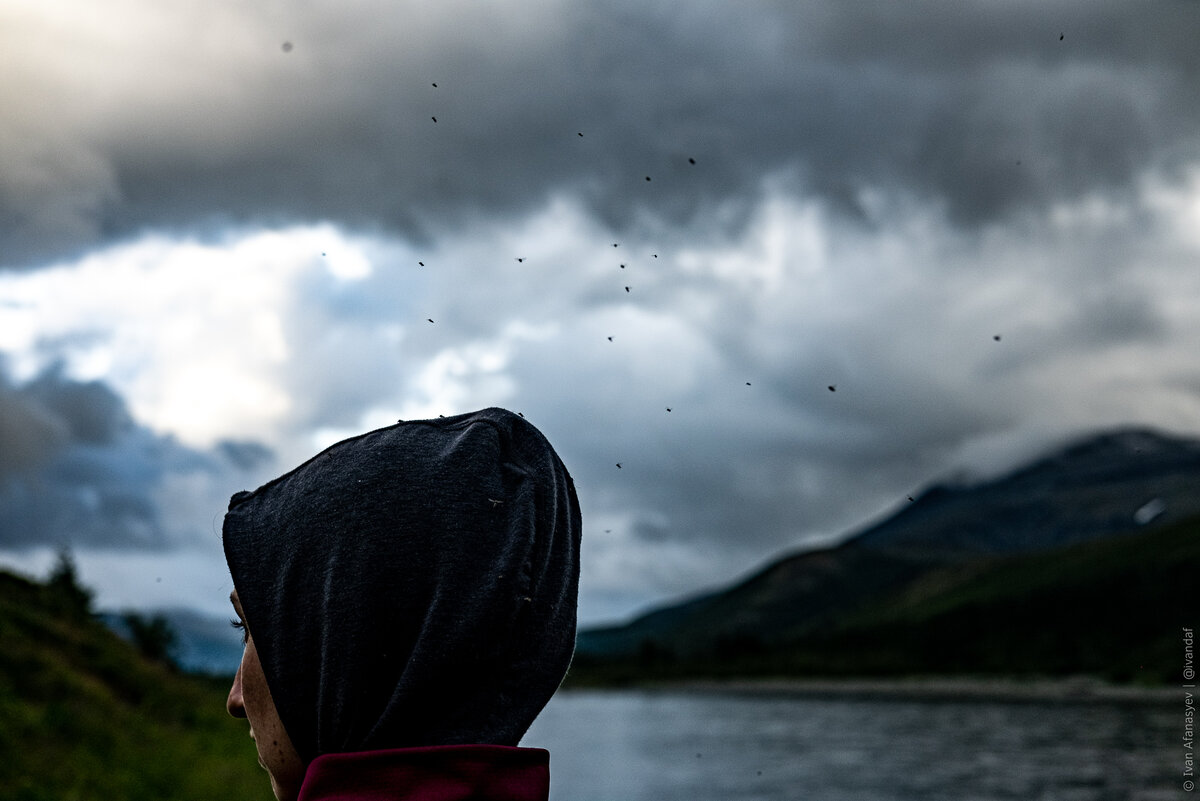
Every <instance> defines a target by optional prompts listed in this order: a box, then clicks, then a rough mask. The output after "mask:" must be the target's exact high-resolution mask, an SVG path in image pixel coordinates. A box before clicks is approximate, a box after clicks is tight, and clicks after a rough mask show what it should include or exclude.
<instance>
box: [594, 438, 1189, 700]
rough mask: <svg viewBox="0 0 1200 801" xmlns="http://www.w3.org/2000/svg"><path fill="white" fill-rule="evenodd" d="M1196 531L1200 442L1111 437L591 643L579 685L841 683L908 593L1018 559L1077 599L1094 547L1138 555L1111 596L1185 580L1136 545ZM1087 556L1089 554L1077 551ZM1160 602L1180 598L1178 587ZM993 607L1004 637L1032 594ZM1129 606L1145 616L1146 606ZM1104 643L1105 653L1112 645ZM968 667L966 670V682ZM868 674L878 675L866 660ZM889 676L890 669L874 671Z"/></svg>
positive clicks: (943, 497)
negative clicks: (615, 678) (623, 680)
mask: <svg viewBox="0 0 1200 801" xmlns="http://www.w3.org/2000/svg"><path fill="white" fill-rule="evenodd" d="M1197 521H1200V442H1197V441H1194V440H1187V439H1181V438H1176V437H1170V436H1167V435H1164V434H1161V433H1158V432H1154V431H1151V430H1148V429H1123V430H1119V431H1114V432H1107V433H1103V434H1099V435H1096V436H1093V437H1090V438H1087V439H1084V440H1081V441H1078V442H1075V443H1072V444H1070V445H1069V446H1068V447H1066V448H1063V449H1062V450H1060V451H1057V452H1055V453H1052V454H1050V455H1048V456H1046V457H1044V458H1041V459H1038V460H1036V461H1034V462H1033V463H1031V464H1029V465H1027V466H1024V467H1021V468H1019V469H1017V470H1015V471H1013V472H1011V473H1009V474H1007V475H1005V476H1003V477H1000V478H998V479H994V480H991V481H985V482H978V483H975V484H966V483H958V484H939V485H936V486H933V487H931V488H930V489H928V490H926V491H925V492H923V493H921V494H920V495H919V496H917V497H916V498H915V499H914V500H913V502H911V503H909V504H906V506H905V507H904V508H902V509H901V510H900V511H899V512H897V513H895V514H893V515H891V516H890V517H888V518H887V519H885V520H883V521H881V522H879V523H876V524H874V525H872V526H869V527H868V528H866V529H865V530H863V531H860V532H858V533H856V534H854V535H852V536H850V537H848V538H847V539H846V540H844V541H843V542H842V543H841V544H840V545H838V546H836V547H832V548H825V549H819V550H811V551H804V552H800V553H795V554H790V555H786V556H784V557H782V558H780V559H778V560H776V561H774V562H772V563H770V564H768V565H767V566H766V567H764V568H763V569H761V570H759V571H758V572H756V573H755V574H753V575H751V576H750V577H748V578H746V579H745V580H743V581H741V582H738V583H737V584H735V585H733V586H731V587H728V588H725V589H721V590H718V591H715V592H710V593H707V594H704V595H700V596H697V597H694V598H691V599H688V600H686V601H683V602H680V603H676V604H672V605H668V606H665V607H662V608H659V609H656V610H654V611H651V612H650V613H648V614H645V615H643V616H641V617H639V618H637V619H635V620H634V621H632V622H630V623H628V624H626V625H622V626H610V627H603V628H593V629H588V630H584V631H582V632H581V633H580V636H579V639H578V646H577V656H576V666H577V667H576V669H575V673H576V675H577V677H581V676H586V675H588V674H589V672H590V674H591V675H599V674H600V673H603V672H604V671H605V670H608V669H609V668H612V667H613V666H620V670H619V671H618V672H621V671H624V673H623V675H629V676H632V675H634V674H637V673H638V672H639V671H641V672H642V673H646V672H647V671H650V672H654V671H659V672H661V671H663V670H666V671H667V672H689V671H690V672H693V673H706V672H712V671H714V670H720V671H728V670H730V669H732V666H734V665H742V667H743V669H745V670H747V671H750V672H755V671H758V672H761V671H762V670H765V669H767V668H768V667H771V666H773V669H776V670H782V671H784V672H789V671H790V672H795V671H808V672H811V671H817V672H820V670H821V669H822V665H823V666H824V668H825V669H827V670H830V671H834V672H838V671H843V670H846V669H849V666H848V665H847V664H844V662H845V661H846V660H847V659H851V658H852V657H853V653H852V651H846V650H845V649H846V648H848V645H846V643H848V642H850V640H847V639H846V637H847V636H849V635H848V634H847V632H849V631H850V630H851V629H855V628H856V627H857V629H856V630H859V631H867V630H871V629H872V626H873V625H874V623H873V622H872V621H880V620H883V619H885V618H886V614H885V613H886V612H887V610H888V609H890V608H893V606H894V605H895V604H897V603H900V602H901V600H902V599H904V598H906V597H908V596H906V595H905V593H906V592H907V593H910V594H912V593H916V594H917V595H918V596H921V597H926V598H927V599H928V600H930V602H932V603H935V604H936V603H942V604H943V605H946V604H949V606H953V602H952V599H950V598H948V597H941V596H940V595H939V593H941V592H949V590H948V589H947V588H948V587H951V586H957V585H956V584H955V582H954V580H953V577H955V576H961V575H964V574H970V575H973V576H974V577H975V578H974V580H976V581H985V579H987V577H988V576H990V575H992V574H991V571H993V570H1000V569H1002V566H1006V567H1003V569H1005V570H1012V569H1016V568H1013V567H1012V565H1011V564H1010V563H1009V561H1007V560H1017V562H1018V563H1020V564H1024V563H1025V562H1028V563H1029V565H1033V567H1028V569H1030V570H1033V571H1034V572H1035V573H1037V574H1038V575H1039V576H1042V577H1043V578H1044V577H1045V576H1051V577H1056V579H1055V580H1058V581H1061V582H1062V583H1063V584H1064V586H1066V585H1067V584H1069V583H1070V581H1072V580H1073V577H1074V576H1077V575H1079V574H1080V571H1081V570H1083V567H1082V566H1081V565H1082V564H1084V563H1087V562H1088V559H1090V557H1088V556H1087V555H1086V554H1087V548H1088V547H1090V546H1092V545H1099V544H1100V543H1103V542H1106V541H1108V540H1110V539H1112V540H1117V539H1119V540H1121V542H1122V543H1123V545H1122V547H1124V548H1126V551H1127V552H1123V554H1124V555H1123V556H1122V558H1121V559H1118V560H1116V561H1114V562H1113V563H1112V564H1113V571H1115V572H1113V571H1109V573H1106V574H1105V575H1104V576H1102V577H1099V578H1096V581H1098V582H1100V584H1102V585H1103V586H1105V587H1108V588H1109V589H1110V590H1112V588H1113V587H1117V586H1120V582H1121V580H1122V579H1121V571H1126V572H1128V573H1129V575H1128V576H1126V578H1129V580H1130V581H1135V580H1139V581H1140V579H1137V578H1136V576H1135V575H1134V574H1135V573H1136V574H1137V576H1144V575H1156V574H1155V571H1156V570H1158V569H1159V568H1160V567H1161V568H1162V570H1163V571H1167V572H1169V571H1170V570H1173V569H1174V567H1172V565H1175V562H1171V563H1170V564H1169V565H1168V564H1165V563H1164V564H1161V565H1160V564H1158V563H1155V562H1154V559H1155V558H1157V555H1160V550H1161V549H1160V550H1156V549H1154V548H1139V547H1138V546H1130V545H1128V544H1127V542H1129V541H1130V540H1129V537H1136V536H1141V535H1143V534H1146V535H1148V534H1150V533H1151V532H1159V531H1164V530H1168V529H1169V530H1172V531H1175V534H1174V536H1176V537H1182V538H1183V540H1184V542H1188V541H1189V540H1188V537H1190V536H1191V534H1189V533H1188V532H1190V531H1192V529H1193V528H1195V527H1197ZM1189 526H1190V527H1192V528H1189ZM1181 531H1182V532H1183V533H1179V532H1181ZM1121 535H1126V536H1124V537H1122V536H1121ZM1079 548H1082V549H1083V551H1078V550H1073V549H1079ZM1168 550H1169V549H1168ZM1179 552H1180V551H1179V550H1178V549H1176V550H1174V551H1170V553H1175V554H1178V553H1179ZM1081 554H1084V555H1083V556H1081ZM1081 559H1083V560H1084V561H1083V562H1082V563H1081V562H1080V561H1079V560H1081ZM1147 560H1150V561H1149V562H1147ZM1168 561H1169V560H1168ZM1038 565H1041V566H1040V567H1039V566H1038ZM964 571H965V572H964ZM1137 571H1141V572H1140V573H1138V572H1137ZM1018 572H1019V571H1018ZM1085 572H1086V571H1085ZM1160 572H1161V571H1160ZM1052 584H1053V582H1051V585H1052ZM1044 585H1045V582H1044V581H1043V582H1042V584H1039V586H1044ZM1008 586H1014V587H1016V586H1019V585H1018V584H1010V585H1008ZM938 587H940V588H941V589H940V590H938V591H936V592H935V591H934V590H933V589H931V588H938ZM1093 589H1094V588H1093ZM1158 590H1161V591H1162V592H1173V591H1174V589H1173V585H1163V586H1160V587H1158V589H1157V590H1155V591H1156V592H1157V591H1158ZM1160 594H1161V593H1160ZM939 599H940V600H939ZM1160 600H1161V599H1160ZM990 603H991V606H990V607H989V609H990V611H989V615H990V616H991V618H990V619H991V620H992V622H993V623H995V624H999V622H1000V621H1002V620H1003V618H1004V615H1005V612H1004V610H1005V609H1006V608H1007V609H1009V610H1010V611H1013V610H1016V608H1017V607H1019V606H1020V605H1021V604H1022V597H1021V594H1020V592H1014V593H1012V594H1010V595H1003V594H997V595H995V596H994V597H993V599H992V601H991V602H990ZM1131 603H1133V604H1134V606H1137V603H1136V600H1134V601H1131ZM1164 603H1165V601H1164ZM1013 614H1016V612H1015V611H1013ZM931 619H932V618H928V619H927V622H928V620H931ZM914 620H916V618H914ZM910 624H911V625H910ZM919 629H920V627H919V626H916V624H915V623H913V622H912V621H911V620H910V621H909V623H908V624H906V627H905V628H904V630H905V631H906V632H908V635H907V636H910V637H911V638H915V640H919V639H920V637H921V636H924V635H922V633H921V631H920V630H919ZM876 633H877V634H878V633H880V632H876ZM931 636H932V635H931ZM1097 636H1098V642H1100V643H1103V642H1105V641H1106V640H1105V637H1104V635H1103V634H1098V635H1097ZM839 637H841V638H842V639H841V640H839V639H838V638H839ZM915 640H914V641H915ZM936 641H939V639H938V638H937V637H934V638H933V640H931V642H936ZM837 642H841V643H842V650H841V651H839V652H838V654H834V653H833V652H832V651H830V649H831V648H833V651H838V648H835V647H834V646H835V645H836V643H837ZM818 644H820V647H818ZM892 645H893V646H894V648H893V655H892V657H891V661H890V662H889V663H888V664H891V665H892V666H893V667H896V666H899V665H900V664H903V663H905V660H906V658H907V657H906V655H905V654H904V653H903V651H904V648H903V647H901V646H900V645H898V644H897V643H895V642H892ZM822 649H823V650H822ZM818 652H819V653H824V654H825V657H823V658H824V661H822V660H821V658H816V657H813V658H807V657H803V656H801V655H802V654H804V653H808V654H809V656H810V657H811V656H812V655H813V654H814V653H818ZM781 655H788V656H787V657H786V658H784V657H783V656H781ZM835 657H836V658H835ZM843 657H845V659H843ZM781 660H782V661H781ZM839 660H842V661H839ZM910 661H911V660H910ZM927 661H928V664H926V665H925V667H922V668H920V669H935V668H936V666H937V664H938V663H937V660H935V659H930V660H927ZM969 662H970V660H966V661H965V662H963V664H962V665H961V666H960V667H961V668H962V669H968V668H969V664H968V663H969ZM980 664H982V662H981V663H980ZM989 664H991V663H989ZM912 667H913V669H918V666H916V665H913V666H912ZM993 667H996V666H995V665H993ZM858 669H860V670H868V671H870V670H871V668H869V667H868V666H867V664H866V661H864V660H859V668H858ZM886 669H887V665H885V664H883V663H880V664H878V665H876V666H875V668H874V670H876V671H881V670H883V671H885V670H886ZM610 673H611V671H610Z"/></svg>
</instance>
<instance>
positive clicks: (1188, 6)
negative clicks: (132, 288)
mask: <svg viewBox="0 0 1200 801" xmlns="http://www.w3.org/2000/svg"><path fill="white" fill-rule="evenodd" d="M380 12H381V9H378V8H374V7H373V6H371V5H370V4H363V5H361V6H360V7H355V8H354V9H341V10H339V11H338V12H337V13H336V14H332V13H327V12H320V11H317V10H315V9H314V10H310V11H309V12H304V11H297V12H296V13H295V15H294V18H292V19H290V20H289V23H288V24H289V28H290V29H293V30H296V31H297V32H298V35H297V36H296V43H297V44H296V50H295V52H293V53H290V54H288V56H287V57H286V58H283V57H282V56H281V55H280V54H279V52H278V44H277V42H278V39H277V38H274V41H273V43H272V45H271V47H270V48H269V50H270V57H268V56H267V50H266V49H264V51H263V53H262V54H259V55H255V56H254V57H251V56H249V55H247V54H246V53H243V52H238V51H233V52H232V53H231V54H230V55H229V59H230V60H231V63H232V64H234V67H230V69H237V70H240V71H241V73H242V74H241V75H240V76H239V78H240V83H238V82H230V81H229V76H227V75H224V74H222V73H220V72H216V71H214V72H213V73H212V74H211V76H210V77H209V78H206V77H205V74H204V73H203V72H202V71H201V67H200V66H199V64H202V63H203V62H202V61H200V62H198V65H197V66H196V70H197V71H196V72H185V73H183V74H177V73H173V72H168V73H167V74H166V75H164V76H163V77H161V78H159V77H157V76H155V75H153V74H146V75H143V76H139V80H140V81H141V84H138V85H137V87H135V88H132V89H130V88H124V89H122V90H118V91H117V92H116V94H117V96H118V98H121V97H124V98H125V99H126V102H127V103H128V108H127V110H126V113H125V114H124V115H123V116H121V114H122V112H121V109H120V108H117V109H113V110H110V109H106V110H105V112H106V113H110V112H111V113H112V114H116V115H118V116H119V117H121V119H122V120H123V123H114V122H113V120H112V119H111V118H107V117H106V118H105V119H104V124H103V125H101V126H99V128H100V129H101V130H102V131H104V132H105V133H104V135H97V134H96V133H94V132H92V131H89V130H88V129H87V124H86V123H81V122H80V121H79V119H78V118H77V116H68V115H63V116H62V117H55V116H54V115H53V114H52V112H51V111H42V112H38V113H34V112H30V113H31V114H33V115H34V119H35V124H36V125H40V126H42V127H43V128H44V129H45V130H53V131H55V134H54V136H53V138H52V139H50V140H48V143H47V146H48V147H50V148H51V152H53V153H56V156H55V158H54V159H51V160H49V161H48V163H47V164H46V169H45V172H46V176H44V185H43V184H38V187H35V189H36V191H32V190H31V191H24V192H23V193H22V194H18V193H17V192H18V190H28V189H29V187H25V186H23V185H21V184H19V183H17V182H14V183H12V188H11V190H6V189H5V188H4V186H5V185H4V184H2V183H0V209H4V210H5V211H6V213H7V216H8V217H10V218H11V219H12V221H13V222H12V224H8V225H6V226H5V229H4V230H5V233H4V234H3V237H2V239H0V245H2V246H3V249H4V252H5V254H6V256H5V259H4V261H5V263H8V264H14V263H22V262H26V263H27V262H29V261H31V260H38V259H45V258H48V257H50V256H52V255H56V254H58V253H60V252H61V251H62V248H63V247H65V246H69V245H70V243H76V244H78V245H81V246H84V245H87V244H89V243H92V242H95V241H98V240H101V239H105V238H111V237H119V236H122V235H126V234H130V233H133V232H136V231H138V230H141V229H143V228H145V227H161V228H167V229H175V230H190V231H194V232H199V233H203V232H204V231H205V230H213V231H215V230H219V229H220V228H221V227H223V226H224V225H226V224H228V223H237V224H256V223H267V224H275V223H280V222H286V221H296V220H300V221H311V220H326V219H329V220H335V221H338V222H341V223H343V224H346V225H349V226H351V227H357V228H361V229H365V230H385V231H393V232H400V233H403V234H405V235H407V236H410V237H416V238H418V239H420V238H421V237H424V236H431V235H432V234H433V232H435V231H437V230H443V229H446V228H451V227H453V226H454V225H456V224H459V223H461V222H463V221H464V220H468V219H470V218H471V217H473V216H475V215H487V216H494V217H497V218H498V219H506V218H507V219H516V218H518V217H519V216H521V215H522V214H523V213H525V212H527V211H529V210H530V209H532V208H535V207H537V206H539V205H541V204H543V203H544V202H545V201H546V199H547V198H548V197H550V196H552V195H554V194H556V193H567V194H571V195H577V196H579V197H582V198H584V199H585V200H586V201H587V203H588V204H589V206H590V208H591V209H592V211H593V212H594V213H595V214H596V215H597V216H598V218H599V219H601V220H602V221H604V222H605V224H607V225H609V226H611V227H613V228H615V229H618V230H620V231H624V232H630V231H632V230H633V229H635V228H636V226H637V225H639V224H641V222H642V221H643V220H644V218H645V216H646V215H647V214H649V215H653V216H654V217H656V218H660V219H664V220H668V221H670V222H672V223H674V224H677V225H687V224H689V223H693V222H697V221H699V220H704V221H705V222H706V223H707V224H708V226H707V227H708V228H709V230H711V231H714V232H716V233H719V232H720V231H721V229H722V227H723V226H724V227H728V226H736V225H737V224H738V221H739V219H740V220H743V221H744V219H745V215H746V214H748V213H749V208H750V207H752V205H753V202H754V200H755V198H756V196H757V194H758V192H759V191H760V188H761V183H762V181H763V180H764V179H765V178H767V177H769V176H777V177H780V176H785V177H788V178H787V180H790V181H791V182H792V184H793V186H794V187H795V189H796V191H798V192H799V191H803V192H815V193H817V194H818V195H820V196H821V197H824V198H825V199H827V200H828V201H829V202H830V203H832V204H834V205H835V206H837V207H839V208H842V209H843V210H845V211H846V212H848V213H852V214H863V213H864V209H863V208H862V206H861V195H862V193H863V191H865V190H868V189H881V190H884V191H889V192H900V193H912V194H915V195H917V196H920V197H924V198H927V199H931V200H935V201H940V202H943V203H944V204H945V208H946V210H947V213H948V214H949V215H950V216H951V218H952V219H954V220H957V221H958V222H960V223H963V224H971V225H973V224H976V223H983V222H987V221H989V220H995V219H997V218H999V217H1002V216H1004V215H1006V214H1010V213H1012V212H1013V211H1015V210H1026V209H1037V208H1039V207H1044V206H1045V205H1046V204H1048V203H1051V202H1053V201H1054V200H1056V199H1061V198H1076V197H1080V196H1082V195H1085V194H1087V193H1089V192H1110V191H1118V190H1120V189H1121V188H1122V187H1124V186H1127V185H1129V183H1130V182H1131V181H1132V180H1133V179H1135V178H1136V177H1137V176H1138V175H1139V173H1140V172H1142V171H1144V170H1147V169H1168V170H1169V169H1171V168H1172V167H1173V166H1178V164H1180V163H1183V162H1186V161H1187V160H1189V159H1194V158H1195V157H1196V156H1197V155H1198V154H1200V135H1198V134H1197V133H1196V132H1197V131H1198V130H1200V106H1198V104H1196V103H1195V102H1194V93H1193V90H1194V86H1195V85H1196V81H1197V80H1198V79H1200V72H1198V66H1197V65H1198V64H1200V56H1198V55H1197V48H1195V46H1194V41H1193V40H1192V37H1191V36H1190V35H1188V34H1187V32H1189V31H1194V30H1196V29H1197V28H1200V6H1197V4H1196V3H1185V2H1162V3H1157V4H1155V5H1154V7H1153V10H1149V9H1146V8H1140V7H1139V8H1134V7H1129V8H1124V7H1121V6H1114V5H1106V6H1104V7H1095V6H1094V4H1086V3H1081V2H1059V3H1052V4H1044V3H1012V4H1009V3H1006V4H1003V5H997V4H988V3H982V2H969V3H961V4H955V5H954V6H953V7H947V6H945V5H944V4H940V3H939V4H927V3H914V4H909V3H905V4H902V5H895V4H888V3H882V2H877V3H863V4H854V5H852V6H847V5H845V4H841V3H826V4H816V5H814V4H792V3H775V2H758V3H751V4H736V5H730V4H727V3H718V2H711V3H693V4H688V5H687V6H686V7H679V6H678V4H668V3H660V2H649V3H647V2H638V3H633V2H622V3H608V2H605V3H598V2H593V3H577V4H569V5H562V6H559V5H557V4H539V5H538V8H537V10H536V11H534V10H532V9H530V10H518V9H516V8H512V9H509V10H508V11H507V12H504V13H501V12H500V11H496V12H495V14H494V15H493V17H492V18H490V22H489V18H486V17H487V15H486V14H480V13H479V12H478V10H477V9H474V8H473V7H472V9H471V10H470V11H468V10H467V9H466V8H463V7H459V6H451V7H447V8H446V9H445V10H444V11H438V12H426V11H422V10H420V9H418V8H417V7H415V6H413V7H410V8H408V9H407V10H406V11H404V12H400V11H397V10H395V9H393V8H392V7H390V6H389V7H388V9H387V12H386V14H382V13H380ZM245 13H246V15H247V16H246V18H245V19H244V20H242V22H243V23H244V25H245V26H247V27H249V28H251V29H253V28H254V27H256V26H258V27H261V26H264V25H266V22H265V21H264V20H263V19H262V18H258V17H255V15H254V13H252V12H250V11H246V12H245ZM468 15H470V16H468ZM505 17H508V19H506V18H505ZM225 22H227V23H228V20H225ZM1060 31H1066V32H1067V33H1068V34H1069V35H1068V36H1066V37H1065V38H1064V39H1063V40H1062V41H1060V40H1059V32H1060ZM300 34H303V36H301V35H300ZM189 38H190V31H189ZM265 38H266V37H265V36H264V39H265ZM142 46H143V45H142V43H141V42H135V41H131V42H130V47H131V48H134V51H133V52H134V55H138V57H139V58H141V59H143V60H144V63H145V65H146V66H147V67H152V66H153V65H154V63H155V62H154V58H155V57H154V56H152V55H146V54H145V53H143V52H142V51H141V50H138V49H137V48H140V47H142ZM164 52H166V51H164ZM205 55H207V57H211V58H215V57H216V53H215V52H214V53H212V54H205V53H201V56H205ZM201 56H196V58H197V59H200V58H201ZM131 57H132V56H131ZM139 63H143V62H139ZM171 77H174V78H175V79H177V80H186V81H187V82H189V83H196V84H197V85H198V86H199V87H200V89H199V91H200V94H201V95H202V99H203V109H204V113H198V110H197V105H196V104H197V102H199V101H198V100H197V99H196V98H194V97H192V96H191V95H190V94H189V93H188V92H186V91H178V92H176V93H175V95H176V98H177V99H170V94H169V93H168V92H167V91H166V90H167V89H169V88H170V87H169V86H167V87H161V88H160V87H159V85H158V81H167V80H170V79H171ZM431 77H436V79H437V80H436V83H437V84H438V88H436V89H434V88H432V87H431V85H430V84H431V81H430V78H431ZM75 80H76V82H77V83H83V84H86V82H87V78H86V76H82V77H77V78H76V79H75ZM221 81H225V82H226V83H224V84H222V83H219V82H221ZM72 86H73V84H71V83H70V82H68V83H67V85H66V86H59V87H58V88H59V90H60V91H64V92H66V91H68V90H69V89H70V88H71V87H72ZM234 86H237V91H234V90H233V87H234ZM138 87H140V88H138ZM53 88H54V87H53V86H52V87H51V89H53ZM147 97H154V98H156V100H157V104H156V105H154V106H150V105H149V104H148V102H147ZM59 107H61V104H49V105H46V106H45V108H47V109H51V110H53V109H55V108H59ZM431 115H436V116H437V119H438V123H437V124H436V125H434V124H433V123H431V122H430V117H431ZM579 133H584V134H585V136H583V137H580V136H579ZM689 158H696V159H698V163H697V164H696V165H692V164H690V163H689V162H688V159H689ZM1018 162H1019V163H1018ZM646 175H651V176H653V178H654V180H653V181H652V182H649V183H648V182H646V181H645V176H646ZM39 198H40V200H39ZM739 203H740V204H743V207H744V213H743V214H742V215H741V216H739V215H738V214H737V213H736V211H735V209H736V208H737V206H738V204H739ZM718 207H720V208H722V210H723V212H722V216H721V218H720V219H721V220H723V226H720V225H719V226H717V227H716V228H715V229H714V228H712V227H711V223H712V221H713V219H712V218H713V214H714V212H715V209H717V208H718ZM692 234H693V235H696V234H697V232H696V231H693V232H692Z"/></svg>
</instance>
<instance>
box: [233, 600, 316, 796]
mask: <svg viewBox="0 0 1200 801" xmlns="http://www.w3.org/2000/svg"><path fill="white" fill-rule="evenodd" d="M229 600H230V601H231V602H232V603H233V608H234V610H235V611H236V612H237V621H236V623H235V625H237V627H238V628H240V629H242V631H243V642H244V643H245V649H244V650H243V651H242V662H241V664H240V665H238V671H237V675H236V676H234V679H233V686H232V687H231V688H230V689H229V698H228V699H227V700H226V702H225V708H226V709H228V710H229V714H231V715H233V716H234V717H235V718H244V719H245V720H246V721H248V722H249V724H250V738H251V739H252V740H254V745H255V747H256V748H257V749H258V764H260V765H262V767H263V768H264V769H265V770H266V771H267V773H268V774H269V775H270V777H271V789H272V790H273V791H274V793H275V797H276V798H277V799H279V801H294V799H295V798H296V796H298V795H299V794H300V785H301V783H302V782H303V781H304V767H305V766H304V762H303V761H302V760H301V759H300V755H299V754H298V753H296V749H295V747H294V746H293V745H292V741H291V738H289V737H288V733H287V731H286V730H285V729H284V728H283V722H282V721H280V719H279V712H278V711H277V710H276V709H275V701H274V700H273V699H272V698H271V690H270V688H268V687H267V677H266V675H265V674H264V673H263V669H262V663H261V662H259V660H258V651H257V650H255V648H254V638H253V637H252V636H251V634H250V630H249V628H248V627H247V626H246V616H245V614H243V612H242V605H241V602H240V601H239V600H238V597H237V591H236V590H235V591H234V592H233V593H232V594H231V595H230V596H229Z"/></svg>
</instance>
